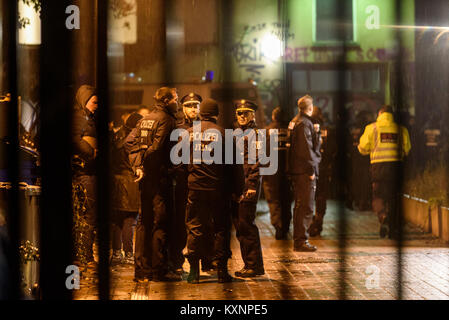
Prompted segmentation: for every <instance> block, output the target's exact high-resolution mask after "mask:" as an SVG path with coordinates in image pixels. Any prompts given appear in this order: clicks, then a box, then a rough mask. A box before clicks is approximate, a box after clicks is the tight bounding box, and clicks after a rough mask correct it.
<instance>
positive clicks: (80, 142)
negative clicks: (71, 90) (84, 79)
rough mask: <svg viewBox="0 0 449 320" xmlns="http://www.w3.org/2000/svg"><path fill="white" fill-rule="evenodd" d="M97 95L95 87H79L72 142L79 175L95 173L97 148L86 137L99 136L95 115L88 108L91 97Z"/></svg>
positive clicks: (76, 170)
mask: <svg viewBox="0 0 449 320" xmlns="http://www.w3.org/2000/svg"><path fill="white" fill-rule="evenodd" d="M93 95H95V89H94V88H93V87H91V86H87V85H83V86H81V87H80V88H79V89H78V92H77V94H76V101H75V107H74V114H73V122H72V144H73V153H74V156H75V158H78V160H75V162H76V163H78V164H79V165H77V166H76V167H75V173H76V174H78V175H93V174H94V172H95V168H94V156H95V149H94V147H93V146H91V145H90V144H89V143H88V142H87V141H86V140H85V139H83V138H84V137H93V138H96V137H97V132H96V127H95V118H94V115H93V114H92V113H91V112H90V111H89V110H87V109H86V104H87V102H88V101H89V99H90V98H91V97H92V96H93Z"/></svg>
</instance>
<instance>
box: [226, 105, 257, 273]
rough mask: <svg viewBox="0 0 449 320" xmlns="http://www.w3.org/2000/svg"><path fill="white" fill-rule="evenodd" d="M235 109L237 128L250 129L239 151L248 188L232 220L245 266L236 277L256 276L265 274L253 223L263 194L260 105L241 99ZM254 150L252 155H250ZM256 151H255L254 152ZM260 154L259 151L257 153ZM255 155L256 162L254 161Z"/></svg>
mask: <svg viewBox="0 0 449 320" xmlns="http://www.w3.org/2000/svg"><path fill="white" fill-rule="evenodd" d="M234 105H235V107H236V117H237V122H238V127H239V128H240V129H242V130H243V132H245V131H246V130H247V129H250V130H251V131H250V133H249V134H248V135H242V137H240V139H242V140H243V141H242V140H241V141H240V142H244V143H243V148H242V145H241V143H239V142H237V146H238V150H237V152H240V153H241V155H242V156H243V160H244V161H243V169H244V175H245V187H244V192H243V194H242V196H241V197H240V199H239V203H238V205H235V206H234V210H233V221H234V226H235V229H236V233H237V238H238V240H239V242H240V250H241V254H242V259H243V262H244V264H245V265H244V266H243V268H242V269H241V270H239V271H236V272H235V275H236V276H237V277H243V278H248V277H255V276H258V275H263V274H265V270H264V266H263V258H262V248H261V245H260V237H259V229H258V228H257V226H256V224H255V222H254V220H255V218H256V207H257V200H258V199H259V194H260V183H261V177H260V172H259V168H260V162H259V159H258V158H257V155H256V154H257V152H259V150H257V149H258V144H259V141H258V136H259V133H258V131H257V126H256V116H255V112H256V110H257V105H256V104H255V103H254V102H252V101H249V100H238V101H236V102H235V103H234ZM250 149H251V152H250ZM255 149H256V150H255ZM255 151H257V152H255ZM252 155H256V159H253V158H252Z"/></svg>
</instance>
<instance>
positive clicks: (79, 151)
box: [72, 85, 98, 266]
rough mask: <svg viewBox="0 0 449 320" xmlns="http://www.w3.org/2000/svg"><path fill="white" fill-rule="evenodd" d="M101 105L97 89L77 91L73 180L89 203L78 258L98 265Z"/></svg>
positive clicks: (84, 87) (80, 89) (83, 88)
mask: <svg viewBox="0 0 449 320" xmlns="http://www.w3.org/2000/svg"><path fill="white" fill-rule="evenodd" d="M97 108H98V98H97V94H96V89H95V88H94V87H92V86H89V85H82V86H81V87H80V88H79V89H78V91H77V93H76V103H75V107H74V114H73V122H72V145H73V151H74V157H73V183H74V184H75V185H77V184H78V185H81V186H82V187H83V189H84V190H85V194H86V197H87V205H86V209H87V210H86V212H85V216H84V217H83V218H84V220H85V222H86V223H87V225H88V227H87V228H86V230H84V231H83V232H81V233H82V235H81V239H82V240H81V241H80V242H81V245H82V246H83V248H78V250H77V253H78V254H77V255H78V256H77V257H76V258H77V260H79V261H80V262H86V263H87V264H88V265H91V266H93V265H95V260H94V256H93V244H94V229H95V217H96V214H95V205H96V201H95V198H96V197H95V182H96V180H95V158H96V156H97V143H96V137H97V133H96V124H95V112H96V110H97Z"/></svg>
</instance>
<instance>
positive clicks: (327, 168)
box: [309, 106, 337, 237]
mask: <svg viewBox="0 0 449 320" xmlns="http://www.w3.org/2000/svg"><path fill="white" fill-rule="evenodd" d="M312 122H313V124H314V128H315V131H316V132H317V133H318V132H319V133H320V137H321V148H320V153H321V161H320V165H319V172H320V178H319V179H318V180H317V186H316V192H315V207H316V208H315V209H316V212H315V215H314V216H313V222H312V224H311V226H310V228H309V235H310V236H311V237H315V236H319V235H320V234H321V231H322V230H323V219H324V215H325V214H326V208H327V198H328V194H329V185H330V181H331V177H332V164H333V163H334V160H335V156H336V152H337V149H336V143H335V134H334V131H333V130H332V129H331V128H330V127H329V126H327V125H326V123H325V121H324V116H323V113H322V112H321V109H320V108H318V107H316V106H314V107H313V114H312Z"/></svg>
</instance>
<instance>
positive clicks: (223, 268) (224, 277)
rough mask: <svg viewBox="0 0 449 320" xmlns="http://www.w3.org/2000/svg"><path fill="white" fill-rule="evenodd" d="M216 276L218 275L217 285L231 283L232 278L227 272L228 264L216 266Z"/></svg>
mask: <svg viewBox="0 0 449 320" xmlns="http://www.w3.org/2000/svg"><path fill="white" fill-rule="evenodd" d="M217 270H218V271H217V275H218V282H219V283H226V282H232V279H233V278H232V276H231V275H230V274H229V272H228V264H227V262H226V263H223V264H222V263H220V264H219V265H218V269H217Z"/></svg>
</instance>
